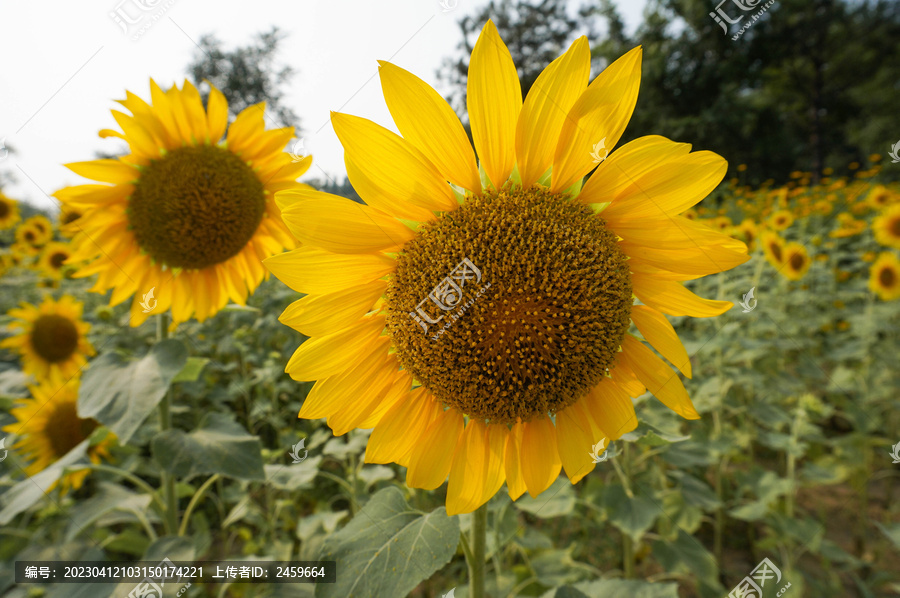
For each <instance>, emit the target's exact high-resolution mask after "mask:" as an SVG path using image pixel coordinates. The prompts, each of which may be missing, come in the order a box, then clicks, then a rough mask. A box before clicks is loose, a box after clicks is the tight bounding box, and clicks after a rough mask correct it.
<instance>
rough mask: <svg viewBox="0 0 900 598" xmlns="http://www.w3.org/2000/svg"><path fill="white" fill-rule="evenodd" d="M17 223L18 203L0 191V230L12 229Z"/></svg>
mask: <svg viewBox="0 0 900 598" xmlns="http://www.w3.org/2000/svg"><path fill="white" fill-rule="evenodd" d="M17 222H19V202H17V201H16V200H14V199H12V198H9V197H7V196H5V195H4V194H3V192H2V191H0V230H6V229H8V228H12V227H13V226H15V225H16V223H17Z"/></svg>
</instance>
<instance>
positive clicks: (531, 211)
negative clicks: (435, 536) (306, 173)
mask: <svg viewBox="0 0 900 598" xmlns="http://www.w3.org/2000/svg"><path fill="white" fill-rule="evenodd" d="M590 56H591V55H590V49H589V47H588V43H587V38H585V37H582V38H580V39H578V40H576V41H575V42H574V43H573V44H572V46H571V47H570V48H569V50H568V51H567V52H566V53H565V54H564V55H563V56H561V57H560V58H558V59H557V60H556V61H554V62H553V63H551V64H550V65H549V66H548V67H547V69H546V70H545V71H544V72H543V73H542V74H541V75H540V77H538V79H537V81H536V82H535V84H534V87H533V88H532V90H531V92H530V93H529V95H528V97H527V98H526V99H525V101H524V103H523V101H522V98H521V91H520V89H521V88H520V85H519V80H518V78H517V75H516V69H515V66H514V65H513V62H512V58H511V56H510V54H509V51H508V50H507V49H506V46H505V45H504V43H503V41H502V40H501V39H500V36H499V35H498V33H497V30H496V28H495V27H494V24H493V23H492V22H490V21H488V22H487V24H486V25H485V27H484V29H483V30H482V32H481V35H480V37H479V39H478V42H477V43H476V45H475V48H474V50H473V53H472V57H471V62H470V68H469V79H468V113H469V120H470V123H471V128H472V136H473V140H474V146H475V147H474V151H473V148H472V146H471V145H470V144H469V141H468V138H467V136H466V132H465V130H464V129H463V127H462V125H461V124H460V122H459V120H458V119H457V117H456V116H455V114H454V112H453V110H452V109H451V108H450V106H449V105H447V103H446V102H445V101H444V100H443V98H441V96H440V95H439V94H438V93H437V92H435V91H434V90H433V89H432V88H431V87H429V86H428V84H426V83H425V82H423V81H422V80H421V79H419V78H417V77H415V76H414V75H412V74H411V73H409V72H407V71H405V70H403V69H401V68H399V67H397V66H394V65H393V64H390V63H387V62H381V63H380V69H379V74H380V76H381V83H382V88H383V90H384V95H385V99H386V102H387V106H388V108H389V110H390V112H391V114H392V116H393V118H394V122H395V124H396V126H397V128H398V129H399V130H400V132H401V134H402V137H401V136H398V135H396V134H394V133H392V132H391V131H389V130H388V129H386V128H383V127H381V126H379V125H377V124H375V123H373V122H371V121H368V120H366V119H363V118H359V117H355V116H350V115H347V114H339V113H333V115H332V124H333V125H334V128H335V131H336V133H337V136H338V138H339V139H340V141H341V144H342V145H343V147H344V151H345V162H346V164H347V168H348V174H349V177H350V181H351V182H352V183H353V185H354V187H355V188H356V190H357V191H358V192H359V194H360V196H361V197H362V198H363V200H364V201H365V202H366V204H368V205H362V204H358V203H355V202H352V201H350V200H348V199H344V198H341V197H337V196H334V195H330V194H327V193H321V192H317V191H305V190H304V191H286V192H281V193H278V195H277V201H278V202H279V205H280V207H281V208H282V217H283V218H284V220H285V222H286V223H287V225H288V228H290V230H291V232H292V233H293V234H294V235H295V236H296V237H297V238H298V239H299V241H300V242H301V243H302V244H303V246H302V247H301V248H300V249H296V250H294V251H291V252H288V253H285V254H282V255H278V256H275V257H272V258H269V259H268V260H266V266H267V267H268V268H269V269H270V270H271V271H272V273H274V274H275V275H276V276H277V277H278V278H280V279H281V280H282V281H284V282H285V283H286V284H287V285H288V286H290V287H292V288H294V289H295V290H298V291H300V292H303V293H306V296H305V297H303V298H301V299H299V300H298V301H296V302H295V303H294V304H292V305H291V306H289V307H288V308H287V310H286V311H285V312H284V313H283V314H282V316H281V321H282V322H283V323H285V324H287V325H289V326H291V327H293V328H295V329H297V330H299V331H301V332H303V333H304V334H306V335H307V336H310V337H311V338H310V339H309V340H307V341H306V342H305V343H304V344H303V345H301V347H300V348H299V349H298V350H297V351H296V353H294V355H293V357H292V358H291V359H290V361H289V362H288V364H287V368H286V371H287V372H288V373H289V374H290V375H291V377H292V378H294V379H295V380H306V381H310V380H316V381H317V382H316V384H315V386H314V387H313V389H312V390H311V391H310V393H309V395H308V396H307V398H306V400H305V402H304V404H303V407H302V409H301V411H300V413H299V416H300V417H302V418H321V417H327V418H328V419H327V423H328V425H329V426H330V427H331V428H332V430H333V432H334V433H335V434H337V435H341V434H345V433H347V432H348V431H349V430H351V429H353V428H363V429H365V428H373V427H374V431H373V432H372V435H371V437H370V440H369V444H368V447H367V449H366V456H365V458H366V461H367V462H370V463H387V462H396V463H399V464H401V465H404V466H406V467H407V468H408V469H407V478H406V480H407V483H408V484H409V485H410V486H412V487H418V488H426V489H433V488H436V487H438V486H440V485H441V484H442V483H443V481H444V480H445V479H446V478H447V477H448V476H449V485H448V487H447V511H448V512H449V513H466V512H471V511H473V510H475V509H476V508H478V507H479V506H480V505H482V504H484V503H485V502H486V501H487V500H489V499H490V498H491V496H493V495H494V493H496V492H497V491H498V490H499V489H500V487H501V486H502V485H503V483H504V481H505V482H506V484H507V489H508V492H509V494H510V496H511V497H512V498H513V499H516V498H518V497H519V496H521V495H522V494H523V493H524V492H525V491H526V490H527V491H528V493H529V494H530V495H531V496H537V495H538V494H540V493H541V492H543V491H544V490H546V489H547V487H548V486H549V485H550V484H551V483H552V482H553V481H554V480H555V479H556V478H557V476H558V475H559V473H560V470H561V468H562V469H565V472H566V474H567V476H568V477H569V479H570V480H571V481H572V482H573V483H575V482H577V481H578V480H580V479H581V478H582V477H584V476H585V475H587V474H588V473H589V472H590V471H591V470H592V469H593V467H594V463H593V460H592V459H591V456H590V449H591V446H593V445H594V444H596V443H597V442H598V441H600V440H601V439H603V438H606V439H607V440H609V441H612V440H614V439H617V438H619V437H620V436H621V435H622V434H624V433H626V432H628V431H630V430H633V429H634V428H635V426H636V425H637V419H636V416H635V412H634V407H633V404H632V401H631V399H630V398H629V397H637V396H639V395H641V394H643V393H644V392H645V390H646V389H648V388H649V389H650V390H651V391H652V392H653V393H654V394H655V395H656V396H657V397H658V398H659V399H660V400H661V401H662V402H663V403H664V404H665V405H667V406H668V407H669V408H671V409H673V410H674V411H675V412H676V413H678V414H679V415H681V416H682V417H684V418H687V419H698V418H699V417H700V416H699V414H698V413H697V411H696V410H695V409H694V406H693V404H692V403H691V400H690V398H689V397H688V395H687V392H686V391H685V389H684V386H683V384H682V382H681V379H680V378H679V376H678V373H677V372H675V371H673V370H672V369H671V367H670V366H669V365H667V364H666V362H665V361H663V360H662V359H661V358H660V357H658V356H657V354H656V353H654V351H653V350H652V349H651V348H649V347H648V345H646V344H644V342H643V341H647V342H648V343H652V345H653V346H654V347H655V348H656V349H657V350H658V351H659V352H660V354H661V355H662V356H663V357H665V358H667V359H668V360H669V361H670V362H672V363H673V364H674V365H675V366H676V367H677V368H678V369H679V370H681V372H683V373H684V374H685V375H687V376H690V375H691V365H690V360H689V359H688V356H687V352H686V351H685V349H684V347H683V346H682V345H681V342H680V341H679V340H678V337H677V335H676V333H675V331H674V329H673V328H672V326H671V324H669V322H668V320H667V319H666V317H665V315H663V314H669V315H674V316H684V315H690V316H695V317H709V316H716V315H719V314H721V313H723V312H725V311H726V310H728V309H729V308H730V307H731V306H732V304H731V303H730V302H727V301H711V300H706V299H701V298H700V297H698V296H697V295H695V294H693V293H692V292H691V291H689V290H687V289H686V288H684V287H683V286H682V285H681V283H680V281H684V280H690V279H695V278H699V277H701V276H704V275H706V274H710V273H713V272H720V271H723V270H727V269H729V268H732V267H734V266H736V265H738V264H741V263H744V262H745V261H746V260H747V259H748V256H747V248H746V246H745V245H744V244H743V243H741V242H740V241H736V240H734V239H731V238H730V237H728V236H727V235H724V234H722V233H720V232H718V231H715V230H712V229H710V228H709V227H706V226H703V225H701V224H699V223H697V222H694V221H691V220H689V219H687V218H685V217H683V216H680V215H679V214H681V213H682V212H684V211H686V210H687V209H689V208H690V207H692V206H693V205H695V204H696V203H698V202H699V201H700V200H701V199H703V198H704V197H705V196H706V195H707V194H708V193H709V192H710V191H712V190H713V189H714V188H715V187H716V185H717V184H718V183H719V182H720V181H721V180H722V178H723V177H724V175H725V172H726V169H727V164H726V162H725V160H723V159H722V158H721V157H719V156H717V155H715V154H713V153H711V152H707V151H699V152H693V153H691V152H690V146H688V145H686V144H681V143H675V142H673V141H670V140H668V139H665V138H663V137H658V136H648V137H641V138H639V139H636V140H634V141H632V142H630V143H628V144H625V145H624V146H622V147H621V148H619V149H618V150H616V151H615V152H613V153H612V154H610V155H609V156H608V157H606V156H605V155H604V157H605V158H606V159H605V160H598V159H597V153H598V148H601V143H600V141H601V140H603V141H604V144H603V145H602V147H607V148H609V147H614V146H615V145H616V143H617V142H618V140H619V138H620V137H621V135H622V132H623V130H624V128H625V125H626V124H627V123H628V120H629V119H630V117H631V114H632V112H633V109H634V105H635V102H636V99H637V92H638V86H639V83H640V60H641V50H640V48H635V49H634V50H631V51H630V52H628V53H627V54H625V55H624V56H623V57H622V58H620V59H619V60H617V61H615V62H614V63H613V64H611V65H610V66H609V67H607V68H606V69H605V70H604V71H603V72H602V73H601V74H600V75H599V76H598V77H597V78H595V79H594V81H593V82H592V83H591V84H590V85H587V82H588V78H589V73H590V62H591V59H590ZM601 151H602V149H601ZM476 152H477V155H478V157H479V158H480V166H481V168H480V169H479V166H478V163H477V162H476V157H475V156H476ZM598 162H599V165H598ZM594 169H596V170H595V172H594V174H593V175H592V176H591V177H590V178H589V179H588V181H587V182H586V183H585V184H584V186H583V187H582V179H583V177H584V176H585V175H587V174H588V173H589V172H590V171H592V170H594ZM633 296H637V297H638V298H639V299H640V300H641V302H642V303H643V304H642V305H633ZM632 322H633V323H635V325H636V326H637V329H638V331H640V333H641V335H642V336H643V341H642V340H640V339H639V338H638V337H637V336H633V335H631V334H629V333H628V330H629V327H630V325H631V324H632Z"/></svg>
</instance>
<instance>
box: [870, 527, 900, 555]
mask: <svg viewBox="0 0 900 598" xmlns="http://www.w3.org/2000/svg"><path fill="white" fill-rule="evenodd" d="M875 525H876V526H877V527H878V529H880V530H881V533H883V534H884V535H885V536H887V538H888V539H889V540H890V541H891V542H892V543H893V544H894V548H897V549H898V550H900V523H890V524H888V525H882V524H881V523H879V522H877V521H876V522H875Z"/></svg>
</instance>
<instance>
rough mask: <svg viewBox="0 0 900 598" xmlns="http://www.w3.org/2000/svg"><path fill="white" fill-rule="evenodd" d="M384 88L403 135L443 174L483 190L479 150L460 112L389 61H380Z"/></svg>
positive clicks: (425, 85)
mask: <svg viewBox="0 0 900 598" xmlns="http://www.w3.org/2000/svg"><path fill="white" fill-rule="evenodd" d="M378 64H379V65H381V66H380V68H379V69H378V74H379V75H381V88H382V90H383V91H384V100H385V102H386V103H387V106H388V110H390V111H391V116H392V117H393V118H394V123H395V124H396V125H397V129H399V131H400V134H401V135H403V137H404V139H406V140H407V141H409V142H410V143H412V144H413V145H414V146H416V148H418V149H419V151H421V152H422V153H423V154H424V155H425V157H426V158H428V160H430V161H431V163H432V164H434V165H435V167H436V168H437V169H438V171H440V173H441V174H442V175H443V177H444V178H445V179H446V180H448V181H450V182H451V183H455V184H457V185H459V186H460V187H463V188H464V189H468V190H469V191H472V192H473V193H478V192H480V191H481V177H480V176H479V175H478V165H477V164H476V162H475V152H474V151H472V145H471V144H470V143H469V137H468V136H467V135H466V130H465V129H463V126H462V123H460V122H459V118H457V116H456V113H455V112H453V109H452V108H451V107H450V106H449V105H448V104H447V102H446V100H444V98H442V97H441V96H440V94H439V93H438V92H436V91H435V90H434V89H432V88H431V86H430V85H428V84H427V83H425V82H424V81H422V80H421V79H419V78H418V77H416V76H415V75H413V74H412V73H410V72H409V71H405V70H403V69H402V68H400V67H398V66H395V65H393V64H391V63H389V62H383V61H379V62H378Z"/></svg>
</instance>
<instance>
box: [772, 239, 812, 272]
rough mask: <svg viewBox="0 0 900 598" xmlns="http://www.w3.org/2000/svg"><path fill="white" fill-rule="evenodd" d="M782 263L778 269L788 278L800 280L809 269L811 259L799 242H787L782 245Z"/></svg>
mask: <svg viewBox="0 0 900 598" xmlns="http://www.w3.org/2000/svg"><path fill="white" fill-rule="evenodd" d="M783 255H784V264H783V267H782V268H781V269H780V270H779V272H781V273H782V274H784V275H785V276H786V277H787V279H788V280H800V279H801V278H803V277H804V276H805V275H806V272H807V271H808V270H809V266H810V264H812V260H811V259H810V257H809V254H808V253H806V248H805V247H804V246H803V245H801V244H799V243H788V244H787V245H785V246H784V251H783Z"/></svg>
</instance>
